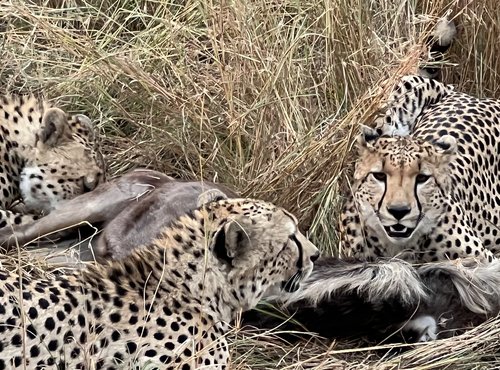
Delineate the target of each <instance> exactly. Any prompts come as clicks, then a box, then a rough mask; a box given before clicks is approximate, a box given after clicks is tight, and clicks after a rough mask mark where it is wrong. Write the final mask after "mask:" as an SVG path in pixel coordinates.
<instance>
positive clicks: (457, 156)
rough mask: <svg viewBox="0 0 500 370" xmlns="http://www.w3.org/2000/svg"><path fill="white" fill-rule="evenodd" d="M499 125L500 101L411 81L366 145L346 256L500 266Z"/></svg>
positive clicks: (367, 135)
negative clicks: (471, 260)
mask: <svg viewBox="0 0 500 370" xmlns="http://www.w3.org/2000/svg"><path fill="white" fill-rule="evenodd" d="M499 122H500V101H498V100H494V99H479V98H475V97H472V96H470V95H467V94H464V93H461V92H457V91H454V89H452V88H451V87H449V86H446V85H443V84H441V83H439V82H437V81H435V80H431V79H427V78H423V77H417V76H406V77H404V78H403V79H402V80H401V82H400V83H399V84H398V86H397V87H396V88H395V90H394V92H393V94H392V97H391V99H390V105H389V109H388V110H387V114H386V115H385V117H384V118H383V119H382V121H381V122H379V123H378V124H377V126H378V128H377V130H372V129H368V128H365V129H364V133H363V134H362V135H361V136H360V141H359V143H360V145H359V147H360V150H359V159H358V161H357V163H356V168H355V174H354V184H353V188H352V190H353V191H352V196H351V197H350V198H349V199H348V201H347V202H346V205H345V207H344V210H343V213H342V219H341V224H342V231H343V235H344V253H345V254H346V255H352V256H355V257H358V258H366V259H373V258H374V257H388V256H400V257H402V258H405V259H409V260H414V261H437V260H446V259H456V258H459V257H476V258H478V259H479V260H483V261H491V260H492V259H493V258H494V254H495V253H497V252H498V250H499V246H500V232H499V229H498V224H499V221H500V180H499V179H498V172H499V171H500V156H499V155H498V153H500V147H499V144H498V138H499V137H500V123H499Z"/></svg>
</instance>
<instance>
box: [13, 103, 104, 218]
mask: <svg viewBox="0 0 500 370" xmlns="http://www.w3.org/2000/svg"><path fill="white" fill-rule="evenodd" d="M24 157H25V163H24V167H23V169H22V172H21V178H20V190H21V196H22V199H23V201H24V205H25V207H26V208H27V210H29V211H31V212H41V213H48V212H50V211H51V210H52V209H53V208H54V206H55V205H56V204H57V203H58V202H60V201H63V200H67V199H71V198H73V197H75V196H77V195H79V194H82V193H84V192H87V191H90V190H93V189H94V188H95V187H96V186H97V185H98V184H99V182H101V181H102V180H103V179H104V176H105V164H104V160H103V157H102V155H101V153H100V152H99V150H98V148H97V145H96V140H95V135H94V130H93V127H92V124H91V121H90V119H89V118H88V117H86V116H84V115H81V114H80V115H76V116H72V117H70V118H69V119H68V116H67V115H66V113H64V112H63V111H62V110H60V109H58V108H49V109H47V110H45V112H44V113H43V117H42V120H41V126H40V128H39V130H38V131H37V132H36V133H35V143H34V146H33V147H29V148H25V155H24Z"/></svg>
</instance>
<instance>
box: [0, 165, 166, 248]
mask: <svg viewBox="0 0 500 370" xmlns="http://www.w3.org/2000/svg"><path fill="white" fill-rule="evenodd" d="M169 181H172V179H171V178H170V177H168V176H166V175H164V174H161V173H159V172H156V171H150V170H135V171H132V172H130V173H128V174H126V175H123V176H121V177H119V178H116V179H114V180H112V181H110V182H108V183H104V184H101V185H99V186H98V187H97V188H96V189H95V190H93V191H91V192H89V193H85V194H82V195H80V196H78V197H75V198H73V199H71V200H69V201H67V202H64V203H61V204H59V205H57V206H56V208H55V209H54V210H53V211H52V212H51V213H50V214H48V215H47V216H45V217H43V218H41V219H39V220H37V221H36V222H33V223H31V224H27V225H23V226H20V227H16V226H14V227H6V228H4V229H2V230H0V246H1V247H3V248H8V247H11V246H15V245H25V244H27V243H29V242H31V241H33V240H35V239H37V238H38V237H40V236H43V235H48V234H50V233H53V232H57V231H60V230H63V229H67V228H71V227H73V226H78V225H80V224H81V223H83V222H88V223H94V222H105V221H108V220H110V219H112V218H114V217H116V215H117V214H118V213H120V212H121V211H122V210H123V209H124V208H126V207H127V206H128V205H129V204H130V202H135V201H137V199H139V198H140V197H142V196H145V195H147V194H149V193H150V192H151V191H152V190H154V189H155V188H157V187H158V186H160V185H161V184H163V183H165V182H169Z"/></svg>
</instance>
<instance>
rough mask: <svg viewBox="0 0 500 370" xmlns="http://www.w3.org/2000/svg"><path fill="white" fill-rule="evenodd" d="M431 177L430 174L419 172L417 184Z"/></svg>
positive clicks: (416, 179)
mask: <svg viewBox="0 0 500 370" xmlns="http://www.w3.org/2000/svg"><path fill="white" fill-rule="evenodd" d="M430 178H431V177H430V176H429V175H424V174H422V173H419V174H418V175H417V177H416V178H415V181H416V182H417V184H423V183H424V182H426V181H427V180H429V179H430Z"/></svg>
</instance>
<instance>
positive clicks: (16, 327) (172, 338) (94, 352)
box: [0, 199, 319, 369]
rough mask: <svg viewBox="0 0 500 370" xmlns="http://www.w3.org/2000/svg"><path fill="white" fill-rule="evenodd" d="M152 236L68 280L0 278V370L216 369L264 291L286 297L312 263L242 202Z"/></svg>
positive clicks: (276, 214)
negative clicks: (241, 315) (237, 325)
mask: <svg viewBox="0 0 500 370" xmlns="http://www.w3.org/2000/svg"><path fill="white" fill-rule="evenodd" d="M159 235H160V236H159V237H158V238H157V239H156V240H154V241H153V242H152V244H151V245H149V246H148V247H147V248H142V249H138V250H135V251H133V252H132V253H131V254H130V255H129V256H127V257H126V258H125V259H123V260H121V261H115V262H111V263H109V264H106V265H93V266H89V267H88V269H84V270H78V271H77V272H73V273H71V274H67V275H58V276H56V277H54V278H47V279H36V278H31V277H29V276H28V275H26V274H24V275H21V276H19V275H18V274H15V273H0V321H1V322H4V323H7V324H8V325H3V326H2V327H1V330H2V335H1V336H0V368H6V367H7V368H27V369H35V368H44V367H45V366H57V367H58V368H67V369H84V368H86V369H88V368H91V366H90V363H92V364H95V365H96V368H98V369H100V368H106V369H117V368H133V367H135V366H138V367H139V368H144V366H146V365H148V364H149V365H153V366H155V367H156V366H159V367H160V368H162V369H167V368H168V369H174V368H176V369H177V368H182V369H195V368H199V367H203V368H204V369H224V368H226V364H227V362H228V359H229V352H228V346H227V342H226V339H225V336H224V334H226V333H227V332H228V330H229V326H228V324H227V323H229V322H230V321H231V320H233V319H235V316H236V314H237V313H238V312H239V310H243V311H245V310H249V309H251V308H253V307H254V306H255V305H256V304H257V302H258V301H259V300H260V299H261V298H263V297H265V296H266V295H267V293H266V291H268V290H274V289H276V287H279V288H280V289H283V290H284V291H287V292H293V291H295V290H297V289H298V287H299V284H300V283H301V281H302V280H303V279H305V278H307V277H308V276H309V275H310V273H311V271H312V268H313V262H314V261H315V260H316V259H317V258H318V256H319V252H318V249H317V248H316V247H315V246H314V245H313V244H312V243H310V242H309V241H308V240H307V239H306V238H305V237H304V236H303V235H302V234H301V233H300V232H299V231H298V228H297V219H296V218H295V217H294V216H293V215H291V214H290V213H288V212H287V211H285V210H283V209H281V208H277V207H275V206H274V205H272V204H270V203H266V202H262V201H257V200H250V199H231V200H220V201H216V202H212V203H208V204H205V205H204V206H202V207H201V208H198V209H196V210H194V211H192V212H190V213H189V214H187V215H184V216H181V217H180V218H179V219H178V220H176V221H174V222H173V223H172V224H171V226H170V227H167V228H165V229H163V231H162V233H161V234H159ZM23 366H25V367H23Z"/></svg>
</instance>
